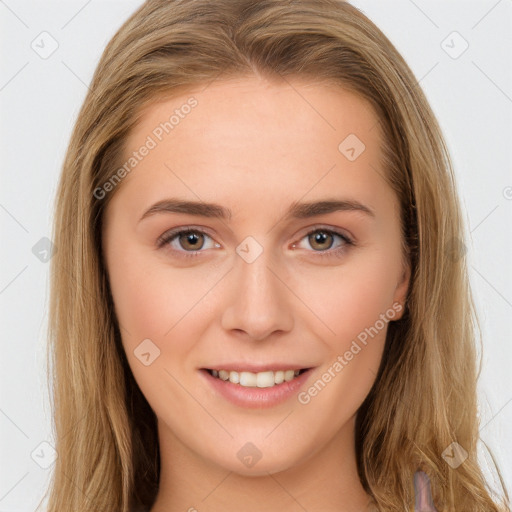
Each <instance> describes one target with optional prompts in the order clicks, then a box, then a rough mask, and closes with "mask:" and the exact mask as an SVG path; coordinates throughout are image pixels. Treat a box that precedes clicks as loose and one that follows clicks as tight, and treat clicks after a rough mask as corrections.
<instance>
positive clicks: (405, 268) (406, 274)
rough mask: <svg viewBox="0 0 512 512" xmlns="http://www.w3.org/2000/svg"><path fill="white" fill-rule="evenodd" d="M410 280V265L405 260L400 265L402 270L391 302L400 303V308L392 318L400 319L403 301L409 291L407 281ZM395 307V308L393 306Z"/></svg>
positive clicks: (402, 311)
mask: <svg viewBox="0 0 512 512" xmlns="http://www.w3.org/2000/svg"><path fill="white" fill-rule="evenodd" d="M410 280H411V265H410V262H409V261H408V260H407V261H405V262H404V264H403V265H402V271H401V274H400V278H399V279H398V282H397V284H396V288H395V293H394V294H393V304H400V306H401V307H400V310H399V311H397V315H396V316H395V317H394V318H393V320H400V318H402V316H403V314H404V312H405V301H406V298H407V292H408V291H409V283H410ZM395 309H396V308H395Z"/></svg>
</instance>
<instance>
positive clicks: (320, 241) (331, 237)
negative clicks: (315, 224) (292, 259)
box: [293, 228, 354, 257]
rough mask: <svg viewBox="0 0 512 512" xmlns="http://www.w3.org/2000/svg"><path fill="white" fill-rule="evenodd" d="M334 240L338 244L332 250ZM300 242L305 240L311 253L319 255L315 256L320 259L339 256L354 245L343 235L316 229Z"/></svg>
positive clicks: (328, 230)
mask: <svg viewBox="0 0 512 512" xmlns="http://www.w3.org/2000/svg"><path fill="white" fill-rule="evenodd" d="M336 238H337V239H338V242H339V243H338V245H337V246H336V247H335V248H334V249H332V247H333V246H334V245H335V240H336ZM302 240H306V242H307V243H308V244H309V246H310V247H312V248H313V251H314V252H317V253H319V254H317V256H320V257H322V256H327V257H328V256H339V255H341V253H344V252H345V251H346V250H347V248H348V246H350V245H354V242H353V241H352V240H351V239H350V238H349V237H348V236H347V235H345V234H344V233H340V232H338V231H334V230H332V229H327V228H316V229H314V230H313V231H310V232H309V233H307V234H306V235H305V236H304V237H303V239H302ZM293 247H299V248H303V247H300V246H299V245H298V244H293ZM315 257H316V256H315Z"/></svg>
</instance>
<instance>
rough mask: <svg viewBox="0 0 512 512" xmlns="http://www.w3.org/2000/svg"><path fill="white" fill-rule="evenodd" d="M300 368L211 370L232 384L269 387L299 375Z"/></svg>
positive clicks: (215, 375) (216, 375)
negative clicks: (253, 370) (257, 371)
mask: <svg viewBox="0 0 512 512" xmlns="http://www.w3.org/2000/svg"><path fill="white" fill-rule="evenodd" d="M299 373H300V370H286V371H282V370H279V371H276V372H273V371H267V372H259V373H252V372H229V371H227V370H211V374H212V375H213V376H214V377H218V378H219V379H222V380H224V381H228V380H229V381H230V382H232V383H233V384H240V386H244V387H248V388H256V387H257V388H270V387H272V386H275V385H276V384H281V383H283V382H285V381H286V382H289V381H291V380H292V379H293V378H294V377H296V376H297V375H299Z"/></svg>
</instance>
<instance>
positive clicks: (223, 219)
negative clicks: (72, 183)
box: [97, 78, 409, 475]
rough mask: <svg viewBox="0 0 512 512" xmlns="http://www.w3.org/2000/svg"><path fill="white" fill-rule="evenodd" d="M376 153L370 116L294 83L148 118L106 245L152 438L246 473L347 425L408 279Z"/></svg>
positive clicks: (213, 89) (216, 90)
mask: <svg viewBox="0 0 512 512" xmlns="http://www.w3.org/2000/svg"><path fill="white" fill-rule="evenodd" d="M292 85H293V87H292ZM171 116H174V117H171ZM166 123H167V124H166ZM381 146H382V134H381V132H380V131H379V125H378V120H377V117H376V115H375V113H374V112H373V110H372V109H371V107H370V105H369V103H367V102H366V101H365V100H363V99H361V98H360V97H358V96H357V95H354V94H353V93H350V92H347V91H345V90H343V89H341V88H336V87H334V86H327V85H319V84H317V85H312V84H311V83H309V84H307V83H305V82H301V81H299V80H294V81H292V82H289V83H287V82H283V83H269V82H266V81H263V80H261V79H258V78H240V79H237V80H229V81H224V82H218V83H214V84H210V85H209V86H208V87H207V88H204V87H203V88H198V89H196V90H191V91H190V92H188V93H186V94H183V95H182V96H179V97H174V98H173V99H171V100H169V99H167V100H165V101H160V102H159V103H154V104H152V105H151V106H150V107H149V108H147V109H146V110H145V111H144V115H143V117H142V119H141V121H140V122H139V123H138V125H137V126H136V127H135V129H134V130H133V131H132V132H131V134H130V136H129V137H128V139H127V142H126V147H125V155H124V157H125V160H124V162H127V167H126V168H125V170H126V169H130V170H129V171H127V172H125V173H123V172H122V171H121V173H120V174H119V177H121V178H122V180H121V182H120V183H119V184H117V187H118V189H117V190H114V192H115V194H114V195H113V197H112V200H111V201H110V202H109V204H108V208H107V210H106V212H105V217H104V227H103V249H104V255H105V261H106V265H107V270H108V275H109V280H110V285H111V290H112V295H113V299H114V304H115V311H116V315H117V318H118V321H119V324H120V326H121V333H122V341H123V346H124V349H125V351H126V354H127V357H128V361H129V364H130V367H131V369H132V371H133V375H134V377H135V379H136V381H137V383H138V385H139V386H140V389H141V390H142V392H143V394H144V395H145V397H146V398H147V400H148V402H149V404H150V405H151V407H152V408H153V410H154V411H155V414H156V416H157V418H158V424H159V434H160V436H165V437H166V438H167V439H169V440H171V439H172V440H173V442H174V444H175V445H178V444H179V445H180V446H182V447H184V448H185V449H186V451H187V453H189V454H190V455H191V456H192V457H194V458H195V459H196V460H199V461H202V462H204V463H207V464H210V465H212V464H213V465H215V466H217V467H222V468H224V469H227V470H230V471H234V472H237V473H240V474H252V475H258V474H265V473H266V472H270V473H274V472H276V471H281V470H284V469H287V468H291V467H294V466H296V465H298V464H300V463H302V462H305V461H307V460H308V458H310V457H312V456H313V455H314V454H315V453H318V452H319V451H320V450H322V448H324V447H325V446H327V445H328V444H329V443H331V442H332V441H333V440H335V439H336V438H337V437H338V436H341V435H342V433H343V432H346V431H347V429H350V428H353V422H354V417H355V414H356V412H357V409H358V408H359V406H360V405H361V403H362V402H363V400H364V398H365V397H366V395H367V394H368V392H369V390H370V388H371V386H372V384H373V382H374V380H375V376H376V373H377V370H378V367H379V364H380V361H381V357H382V352H383V348H384V342H385V336H386V331H387V328H388V325H389V322H390V321H396V320H398V319H399V318H400V317H401V314H402V311H403V303H404V298H405V295H406V291H407V286H408V281H409V271H408V268H407V266H406V265H404V264H403V257H402V253H401V231H400V219H399V216H400V214H399V206H398V201H397V198H396V196H395V194H394V192H393V191H392V189H391V188H390V186H389V185H388V184H387V183H386V181H385V179H384V176H385V170H384V169H383V168H382V165H381V163H380V160H381ZM144 147H145V148H146V149H145V150H144V149H143V148H144ZM134 152H135V153H134ZM130 158H131V160H130ZM124 162H123V163H124ZM112 186H113V185H112V184H111V187H112ZM111 187H109V186H108V185H106V186H105V187H104V189H102V190H104V191H108V192H106V193H113V192H112V191H111V190H110V188H111ZM102 194H103V192H100V191H98V192H97V196H98V197H100V196H101V195H102ZM98 200H101V199H98ZM193 203H196V204H193ZM210 203H213V204H214V205H211V204H210ZM208 205H209V206H208ZM209 370H216V371H220V370H225V372H222V373H221V377H222V378H219V377H215V376H214V372H210V371H209ZM294 370H301V372H300V374H299V375H298V376H296V377H295V376H294V375H295V373H294ZM283 372H285V373H283ZM290 372H291V373H290ZM291 375H293V378H292V377H291ZM225 378H228V379H229V380H228V381H225V380H223V379H225ZM282 379H285V380H284V382H282ZM289 379H291V380H289ZM240 380H241V381H242V383H240V382H238V381H240ZM276 382H277V384H276ZM280 382H282V383H280ZM243 384H245V385H243ZM256 459H259V460H257V463H254V460H256Z"/></svg>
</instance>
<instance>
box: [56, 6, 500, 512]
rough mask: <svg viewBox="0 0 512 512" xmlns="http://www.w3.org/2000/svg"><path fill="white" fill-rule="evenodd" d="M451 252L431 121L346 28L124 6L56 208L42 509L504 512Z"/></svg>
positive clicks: (333, 18) (384, 54)
mask: <svg viewBox="0 0 512 512" xmlns="http://www.w3.org/2000/svg"><path fill="white" fill-rule="evenodd" d="M462 233H463V226H462V220H461V213H460V206H459V202H458V198H457V196H456V189H455V185H454V179H453V172H452V169H451V164H450V159H449V156H448V154H447V151H446V147H445V144H444V141H443V138H442V135H441V133H440V130H439V127H438V124H437V122H436V120H435V118H434V116H433V114H432V111H431V109H430V108H429V106H428V103H427V101H426V99H425V97H424V95H423V93H422V91H421V89H420V88H419V87H418V85H417V83H416V81H415V79H414V76H413V74H412V73H411V71H410V69H409V68H408V67H407V65H406V63H405V62H404V60H403V59H402V58H401V56H400V55H399V54H398V53H397V51H396V49H395V48H394V47H393V46H392V45H391V43H390V42H389V41H388V40H387V39H386V37H385V36H384V35H383V34H382V33H381V32H380V31H379V29H378V28H377V27H375V25H374V24H373V23H372V22H370V21H369V20H368V19H367V18H366V17H365V16H364V15H363V14H361V13H360V12H359V11H358V10H357V9H355V8H354V7H352V6H351V5H349V4H347V3H345V2H340V1H337V0H300V1H282V0H264V1H258V2H255V1H249V0H243V1H242V0H240V1H238V0H237V1H233V0H221V1H217V2H213V3H209V2H207V1H205V0H194V1H192V0H175V1H165V2H164V1H148V2H146V3H145V4H144V5H143V6H142V7H141V8H140V9H139V10H138V11H137V12H136V13H135V14H134V15H133V16H132V17H131V18H130V19H129V20H128V21H127V22H126V23H125V24H124V25H123V26H122V27H121V29H120V30H119V31H118V33H117V34H116V35H115V36H114V37H113V39H112V40H111V41H110V43H109V44H108V46H107V48H106V50H105V52H104V54H103V56H102V58H101V60H100V63H99V65H98V68H97V70H96V73H95V75H94V78H93V81H92V84H91V86H90V92H89V94H88V96H87V98H86V100H85V103H84V105H83V108H82V110H81V113H80V115H79V118H78V120H77V123H76V127H75V130H74V132H73V135H72V139H71V142H70V145H69V149H68V153H67V156H66V159H65V163H64V168H63V173H62V179H61V182H60V187H59V191H58V196H57V202H56V210H55V226H54V238H55V244H56V245H57V247H59V250H58V251H57V253H56V254H55V256H54V257H53V259H52V265H53V272H52V297H51V311H50V336H51V341H52V345H51V349H52V351H51V356H52V363H53V368H54V372H55V384H54V400H55V426H56V439H57V446H56V448H57V451H58V453H59V458H58V459H57V462H56V466H55V474H54V481H53V483H52V488H51V493H50V499H49V508H48V510H49V511H51V512H53V511H57V510H74V511H89V510H91V511H92V510H94V511H100V510H105V511H107V510H108V511H112V510H119V511H123V512H129V511H132V510H134V511H139V510H151V511H152V512H161V511H164V510H166V511H175V510H176V511H177V510H210V511H216V510H220V509H222V510H232V509H235V508H237V509H238V508H243V509H244V510H247V511H252V510H267V511H273V510H304V509H306V510H322V511H330V510H332V511H334V510H337V511H339V510H343V511H345V512H348V511H356V510H357V511H362V510H380V511H398V510H404V509H406V510H413V509H416V510H431V511H432V510H438V511H441V510H442V511H453V510H464V511H466V512H467V511H473V510H474V511H498V510H506V509H507V508H506V507H507V503H502V504H501V505H498V504H497V503H495V502H494V501H493V498H492V497H491V496H490V494H489V492H488V491H487V489H486V485H485V481H484V478H483V476H482V473H481V471H480V469H479V467H478V464H477V461H476V445H477V441H478V423H477V415H476V391H475V387H476V369H475V348H474V341H475V333H474V331H473V318H474V309H473V304H472V300H471V294H470V289H469V286H468V278H467V271H466V267H465V261H464V258H463V255H462V254H461V253H460V252H459V251H457V250H454V247H455V248H458V247H460V245H461V244H462V238H463V235H462ZM461 404H464V407H461ZM504 500H505V501H507V500H508V497H507V494H506V491H505V498H504ZM500 507H501V508H500Z"/></svg>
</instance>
